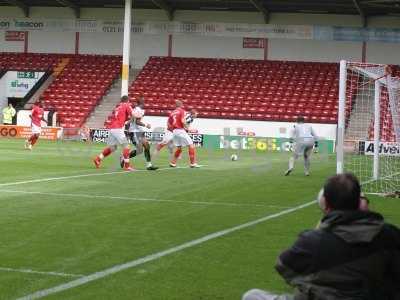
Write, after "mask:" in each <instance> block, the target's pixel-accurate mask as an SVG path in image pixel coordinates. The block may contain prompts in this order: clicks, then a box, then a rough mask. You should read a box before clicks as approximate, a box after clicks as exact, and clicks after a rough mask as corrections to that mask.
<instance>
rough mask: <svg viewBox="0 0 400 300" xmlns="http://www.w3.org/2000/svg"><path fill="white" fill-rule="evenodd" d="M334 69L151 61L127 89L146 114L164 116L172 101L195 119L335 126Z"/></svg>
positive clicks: (279, 63) (304, 65)
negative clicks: (193, 112) (179, 102)
mask: <svg viewBox="0 0 400 300" xmlns="http://www.w3.org/2000/svg"><path fill="white" fill-rule="evenodd" d="M338 71H339V70H338V65H337V64H331V63H306V62H286V61H260V60H235V59H207V58H173V57H151V58H150V59H149V61H148V62H147V64H146V65H145V66H144V68H143V69H142V71H141V72H140V74H139V76H138V77H137V78H136V80H135V81H134V82H133V84H132V85H131V86H130V88H129V96H130V98H131V101H132V102H134V101H135V99H137V98H138V97H139V96H140V95H143V96H144V97H145V99H146V108H147V114H149V115H167V114H168V113H169V112H170V111H171V110H172V109H173V108H174V106H173V105H174V100H175V99H181V100H183V101H184V103H185V106H186V107H187V108H188V109H190V108H196V109H197V110H198V111H199V116H200V117H205V118H226V119H244V120H265V121H293V120H295V119H296V117H297V116H298V115H299V114H302V115H304V116H306V117H307V118H308V120H309V121H312V122H320V123H335V122H337V95H338V88H339V83H338V77H339V76H338Z"/></svg>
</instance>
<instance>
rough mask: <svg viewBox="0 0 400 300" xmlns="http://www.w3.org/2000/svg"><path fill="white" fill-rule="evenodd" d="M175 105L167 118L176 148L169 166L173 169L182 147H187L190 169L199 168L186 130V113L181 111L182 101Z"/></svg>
mask: <svg viewBox="0 0 400 300" xmlns="http://www.w3.org/2000/svg"><path fill="white" fill-rule="evenodd" d="M175 104H176V109H175V110H174V111H173V112H172V113H171V114H170V115H169V117H168V124H170V125H171V129H172V133H173V141H174V145H175V147H176V151H175V153H174V156H173V158H172V160H171V162H170V163H169V165H170V166H171V167H172V168H175V167H176V161H177V160H178V158H179V156H180V155H181V153H182V147H188V148H189V158H190V167H191V168H199V167H200V166H199V165H198V164H197V162H196V149H195V147H194V145H193V141H192V139H191V138H190V136H189V134H188V133H187V130H188V124H187V121H186V117H187V113H186V111H185V110H184V109H183V103H182V101H180V100H177V101H176V102H175Z"/></svg>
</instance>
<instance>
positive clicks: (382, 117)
mask: <svg viewBox="0 0 400 300" xmlns="http://www.w3.org/2000/svg"><path fill="white" fill-rule="evenodd" d="M394 75H395V72H394V70H393V68H392V67H390V66H387V65H379V64H369V63H355V62H346V61H341V63H340V79H339V112H338V137H337V147H336V150H337V172H338V173H342V172H352V173H354V174H355V175H357V177H358V178H359V179H360V181H361V183H362V185H363V191H364V192H367V193H377V194H390V193H394V192H398V191H399V190H400V78H397V77H395V76H394Z"/></svg>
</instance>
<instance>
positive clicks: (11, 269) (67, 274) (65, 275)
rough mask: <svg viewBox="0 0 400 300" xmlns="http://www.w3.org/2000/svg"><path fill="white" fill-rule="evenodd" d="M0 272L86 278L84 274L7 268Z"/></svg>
mask: <svg viewBox="0 0 400 300" xmlns="http://www.w3.org/2000/svg"><path fill="white" fill-rule="evenodd" d="M0 272H15V273H27V274H38V275H49V276H59V277H83V276H85V275H82V274H69V273H62V272H45V271H36V270H31V269H14V268H5V267H0Z"/></svg>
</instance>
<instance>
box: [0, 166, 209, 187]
mask: <svg viewBox="0 0 400 300" xmlns="http://www.w3.org/2000/svg"><path fill="white" fill-rule="evenodd" d="M203 167H205V165H204V166H203ZM187 168H188V167H176V168H160V169H158V170H157V171H166V170H181V169H187ZM157 171H155V172H157ZM137 172H150V171H147V170H135V171H132V172H128V171H113V172H105V173H89V174H80V175H71V176H62V177H50V178H39V179H31V180H25V181H16V182H6V183H0V187H3V186H14V185H21V184H27V183H38V182H47V181H58V180H66V179H74V178H83V177H94V176H104V175H112V174H123V173H126V174H135V173H137Z"/></svg>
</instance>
